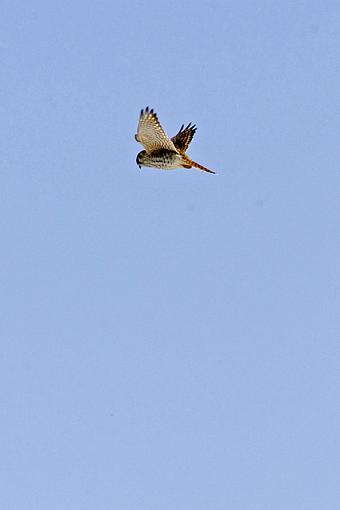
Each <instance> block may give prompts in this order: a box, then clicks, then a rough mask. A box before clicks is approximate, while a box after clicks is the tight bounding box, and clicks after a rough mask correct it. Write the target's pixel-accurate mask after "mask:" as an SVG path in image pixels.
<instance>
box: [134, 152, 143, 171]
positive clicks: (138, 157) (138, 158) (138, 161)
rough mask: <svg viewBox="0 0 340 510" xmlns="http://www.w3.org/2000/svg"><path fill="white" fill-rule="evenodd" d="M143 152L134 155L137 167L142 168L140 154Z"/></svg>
mask: <svg viewBox="0 0 340 510" xmlns="http://www.w3.org/2000/svg"><path fill="white" fill-rule="evenodd" d="M143 153H145V151H141V152H139V153H138V154H137V157H136V163H137V165H138V166H139V168H142V165H141V159H142V154H143Z"/></svg>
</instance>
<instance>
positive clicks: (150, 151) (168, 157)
mask: <svg viewBox="0 0 340 510" xmlns="http://www.w3.org/2000/svg"><path fill="white" fill-rule="evenodd" d="M195 132H196V127H195V126H192V125H191V123H190V124H188V126H187V127H186V128H185V129H184V124H183V125H182V127H181V129H180V130H179V132H178V133H177V135H176V136H174V137H173V138H169V137H168V135H167V134H166V133H165V131H164V129H163V128H162V126H161V124H160V123H159V120H158V118H157V115H156V114H155V113H154V111H153V110H149V108H148V107H147V108H146V109H145V110H142V111H141V114H140V119H139V124H138V132H137V134H136V135H135V138H136V140H137V142H140V143H141V144H142V145H144V147H145V150H144V151H141V152H140V153H139V154H138V155H137V158H136V162H137V165H138V166H139V167H141V166H147V167H152V168H159V169H162V170H174V169H175V168H192V167H195V168H198V169H199V170H203V171H205V172H209V173H212V174H214V173H215V172H213V171H212V170H209V169H208V168H206V167H204V166H202V165H200V164H199V163H196V162H195V161H192V160H191V159H190V158H189V156H187V155H186V153H185V151H186V150H187V148H188V147H189V144H190V142H191V140H192V138H193V136H194V134H195Z"/></svg>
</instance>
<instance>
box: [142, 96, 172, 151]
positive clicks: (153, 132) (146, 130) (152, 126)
mask: <svg viewBox="0 0 340 510" xmlns="http://www.w3.org/2000/svg"><path fill="white" fill-rule="evenodd" d="M135 139H136V140H137V142H140V143H141V144H142V145H144V148H145V150H146V152H147V153H148V154H150V153H151V152H153V151H156V150H160V149H167V150H170V151H174V152H178V150H177V149H176V147H175V145H174V144H173V142H172V141H171V140H170V138H169V137H168V135H167V134H166V132H165V131H164V129H163V128H162V126H161V125H160V122H159V120H158V117H157V115H156V113H155V112H154V111H153V110H152V109H151V110H149V107H148V106H147V107H146V108H145V110H142V111H141V112H140V117H139V124H138V129H137V134H136V135H135Z"/></svg>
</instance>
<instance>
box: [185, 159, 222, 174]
mask: <svg viewBox="0 0 340 510" xmlns="http://www.w3.org/2000/svg"><path fill="white" fill-rule="evenodd" d="M191 166H193V167H195V168H198V169H199V170H203V171H204V172H209V173H210V174H216V172H214V171H213V170H209V168H206V167H205V166H203V165H200V164H199V163H196V162H195V161H191Z"/></svg>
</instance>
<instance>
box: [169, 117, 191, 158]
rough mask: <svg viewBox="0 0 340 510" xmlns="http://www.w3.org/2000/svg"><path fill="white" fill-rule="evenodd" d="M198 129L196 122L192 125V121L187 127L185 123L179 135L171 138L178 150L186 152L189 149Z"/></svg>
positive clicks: (182, 152)
mask: <svg viewBox="0 0 340 510" xmlns="http://www.w3.org/2000/svg"><path fill="white" fill-rule="evenodd" d="M196 130H197V128H196V126H195V124H194V125H193V126H192V125H191V122H190V124H188V125H187V127H186V128H185V129H184V124H183V125H182V127H181V129H180V130H179V131H178V133H177V135H175V136H174V137H172V138H171V140H172V142H173V144H174V146H175V147H176V149H177V150H178V152H180V153H181V154H184V153H185V152H186V151H187V149H188V147H189V145H190V142H191V140H192V139H193V137H194V134H195V133H196Z"/></svg>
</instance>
